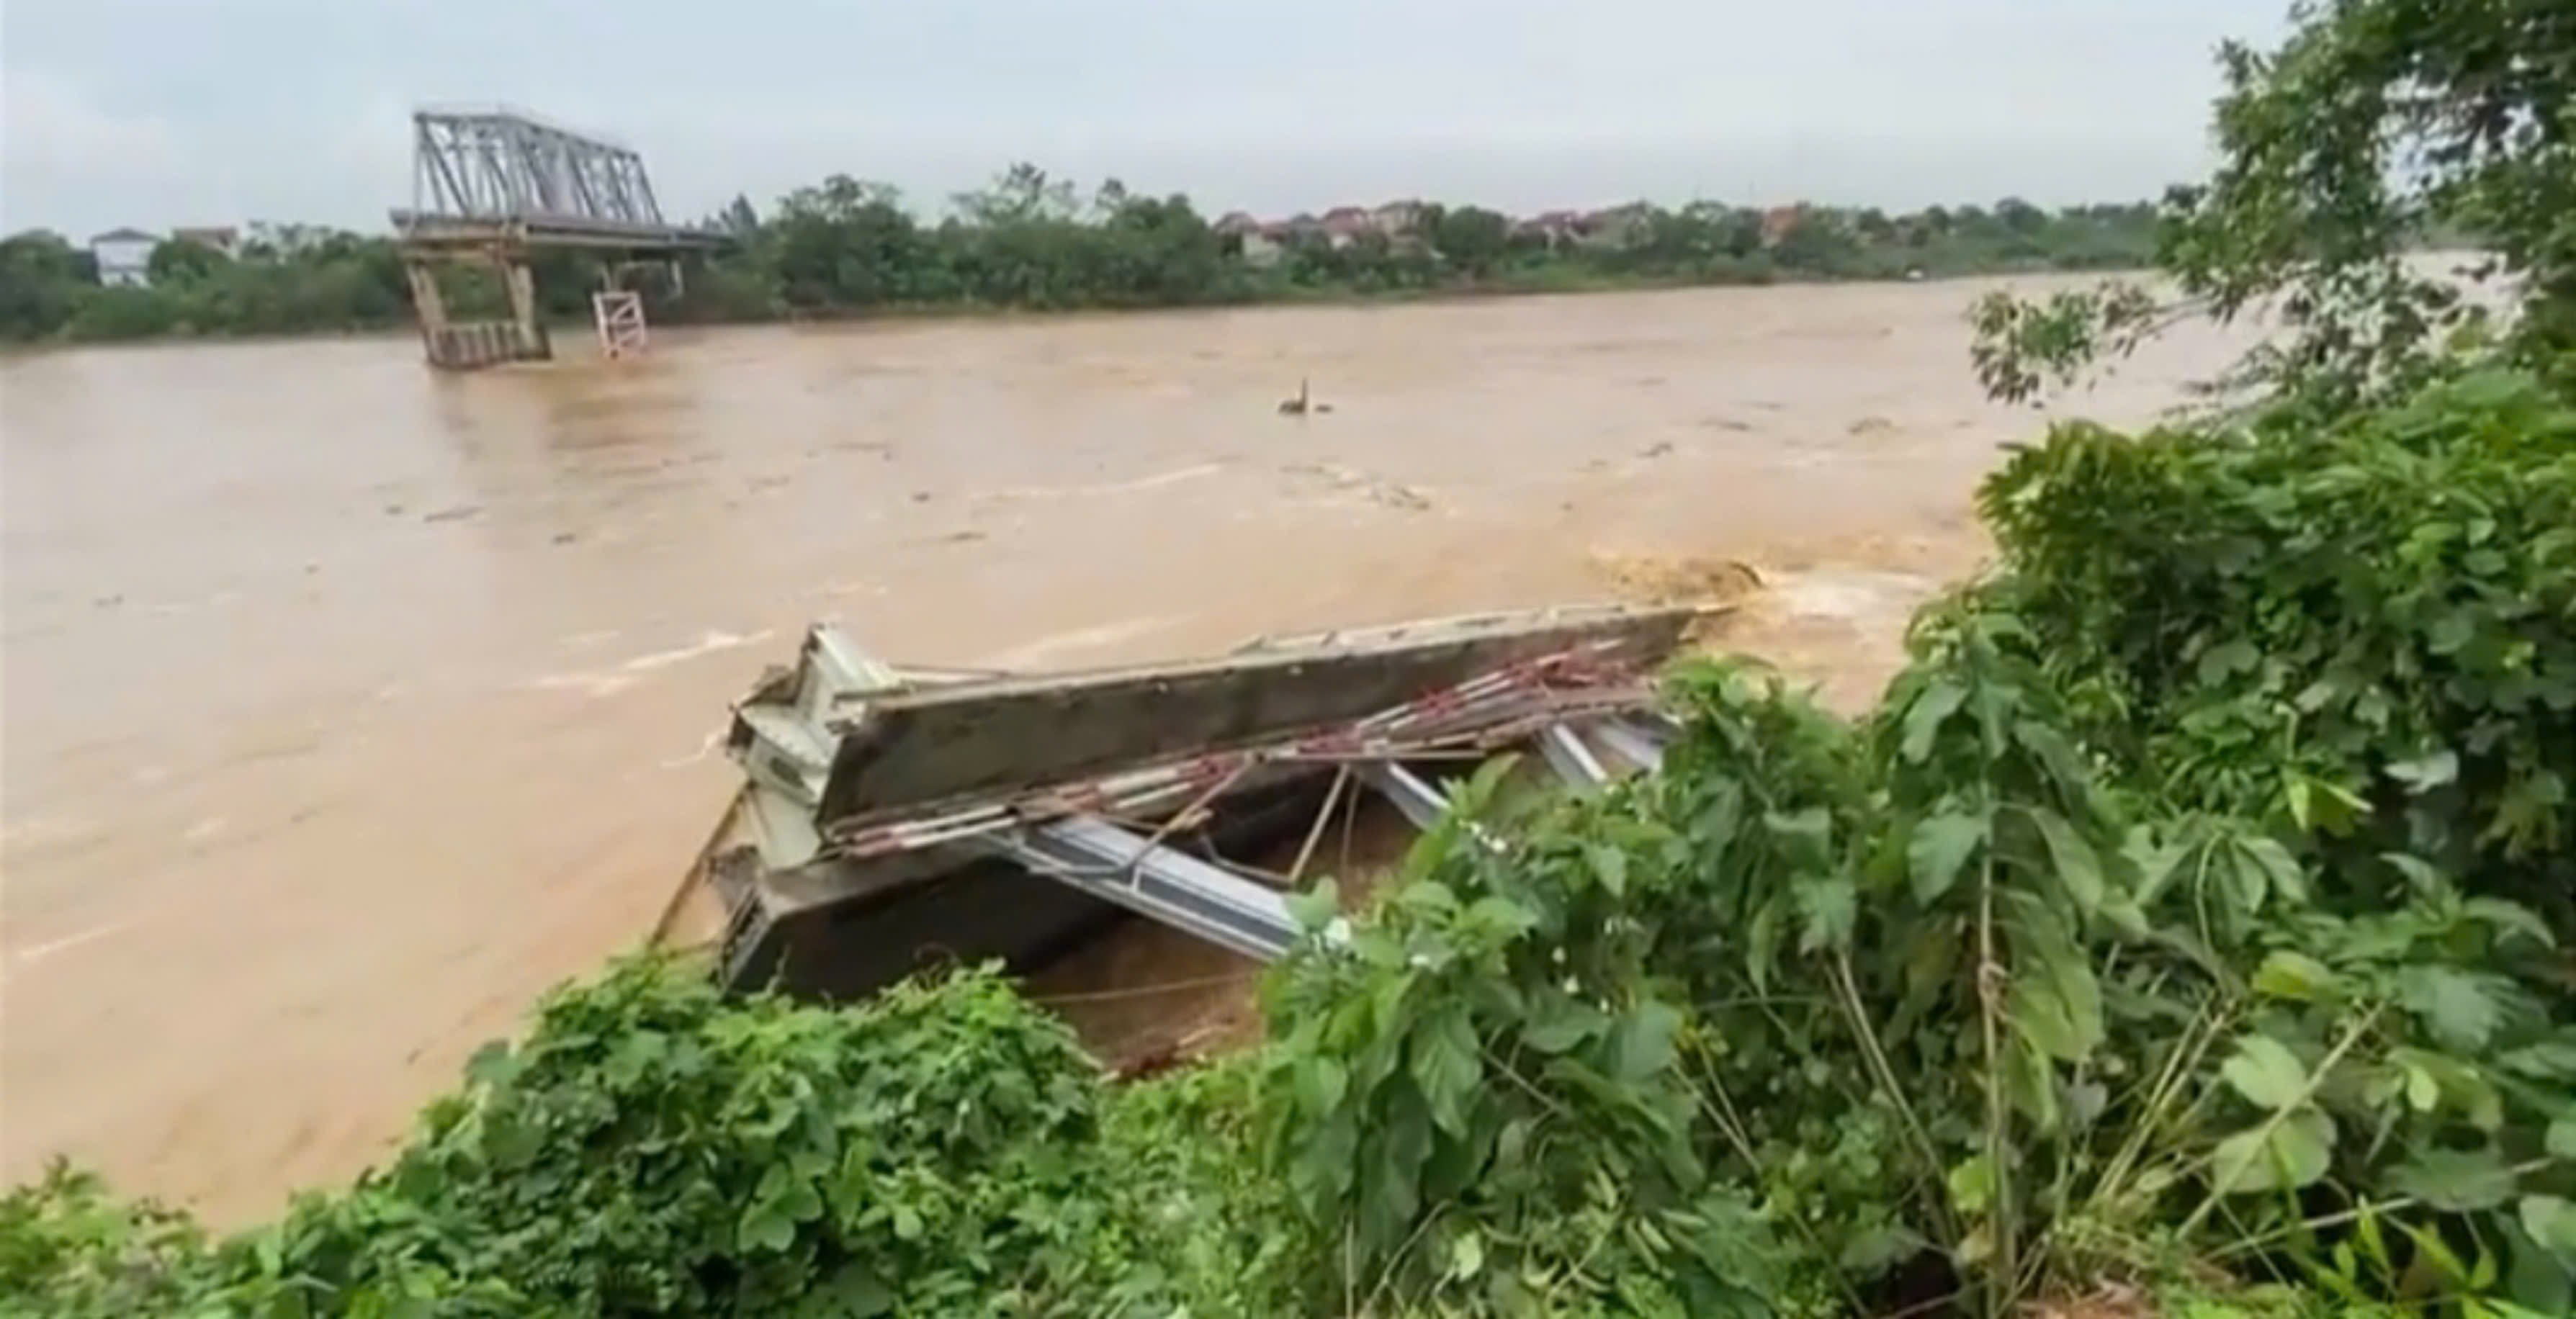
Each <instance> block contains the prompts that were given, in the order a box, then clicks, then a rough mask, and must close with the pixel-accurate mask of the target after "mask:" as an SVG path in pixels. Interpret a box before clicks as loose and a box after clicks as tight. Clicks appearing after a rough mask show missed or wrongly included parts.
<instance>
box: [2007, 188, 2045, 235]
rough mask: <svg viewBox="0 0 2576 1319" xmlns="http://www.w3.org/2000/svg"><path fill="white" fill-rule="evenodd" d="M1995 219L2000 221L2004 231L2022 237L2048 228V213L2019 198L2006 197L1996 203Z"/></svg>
mask: <svg viewBox="0 0 2576 1319" xmlns="http://www.w3.org/2000/svg"><path fill="white" fill-rule="evenodd" d="M1995 218H1996V219H1997V220H1999V221H2001V222H2002V223H2003V226H2004V227H2005V228H2006V229H2010V230H2012V231H2013V232H2014V233H2017V234H2020V235H2022V236H2024V237H2028V236H2030V235H2032V234H2036V233H2038V232H2039V231H2040V230H2042V229H2045V228H2047V227H2048V212H2046V211H2043V210H2041V209H2039V208H2038V207H2036V206H2033V205H2031V204H2030V203H2029V202H2026V201H2023V200H2022V199H2021V198H2019V197H2006V198H2004V199H2003V200H2002V201H1999V202H1996V203H1995Z"/></svg>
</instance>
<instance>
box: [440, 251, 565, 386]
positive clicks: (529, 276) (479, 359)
mask: <svg viewBox="0 0 2576 1319" xmlns="http://www.w3.org/2000/svg"><path fill="white" fill-rule="evenodd" d="M477 263H478V264H481V263H488V264H489V265H490V266H491V268H492V270H493V272H494V273H495V274H496V275H497V276H498V277H499V279H500V283H501V287H502V291H503V292H504V293H505V294H506V295H507V296H508V298H509V304H510V317H509V319H508V320H498V321H457V320H454V319H451V318H450V317H449V315H448V310H447V295H446V293H445V292H444V291H443V290H442V289H441V288H440V287H439V282H438V273H439V265H440V264H441V263H440V262H438V261H436V260H432V259H428V258H425V257H416V258H414V259H412V260H410V261H407V262H405V263H404V267H403V268H404V273H405V274H407V275H408V276H409V277H410V279H411V305H412V312H413V315H414V316H415V317H416V318H417V319H418V320H419V322H420V341H421V347H422V350H423V351H424V352H425V353H426V354H427V356H428V358H429V364H430V365H431V366H435V367H441V368H444V369H447V370H451V371H465V370H472V369H474V368H476V367H484V366H492V365H495V364H497V363H501V362H542V361H545V360H547V359H549V358H551V357H553V356H554V344H553V342H552V340H550V339H549V338H548V337H547V334H546V322H545V318H544V316H543V314H542V313H541V311H540V309H539V307H538V304H537V276H536V272H535V271H534V270H533V269H531V268H530V267H529V264H528V260H527V258H526V257H525V256H524V255H513V254H509V253H501V252H495V253H491V254H489V255H487V256H484V257H482V258H480V259H479V260H478V262H477Z"/></svg>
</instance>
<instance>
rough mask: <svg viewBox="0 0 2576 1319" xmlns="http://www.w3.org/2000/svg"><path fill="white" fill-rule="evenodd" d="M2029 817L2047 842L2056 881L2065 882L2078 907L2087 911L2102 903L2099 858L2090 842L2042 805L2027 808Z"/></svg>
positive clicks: (2098, 906) (2064, 820)
mask: <svg viewBox="0 0 2576 1319" xmlns="http://www.w3.org/2000/svg"><path fill="white" fill-rule="evenodd" d="M2028 813H2029V815H2030V818H2031V821H2032V822H2033V823H2035V824H2037V825H2038V826H2039V836H2040V837H2041V838H2043V839H2045V840H2046V841H2047V843H2048V855H2049V860H2050V862H2051V863H2052V864H2053V865H2054V866H2055V868H2056V871H2057V878H2058V880H2059V882H2061V883H2063V884H2065V885H2066V892H2067V894H2068V896H2070V897H2072V898H2074V899H2075V906H2076V908H2077V910H2079V911H2083V912H2085V913H2087V914H2090V913H2092V912H2094V911H2098V910H2100V909H2101V906H2102V858H2101V857H2100V856H2098V855H2096V854H2095V853H2094V851H2093V845H2092V844H2091V843H2088V842H2086V841H2084V837H2083V835H2081V834H2078V833H2076V832H2075V826H2073V825H2071V824H2068V823H2067V822H2066V819H2065V817H2064V816H2061V815H2059V814H2058V813H2057V812H2055V811H2052V810H2050V809H2048V808H2047V807H2045V806H2036V807H2031V808H2028Z"/></svg>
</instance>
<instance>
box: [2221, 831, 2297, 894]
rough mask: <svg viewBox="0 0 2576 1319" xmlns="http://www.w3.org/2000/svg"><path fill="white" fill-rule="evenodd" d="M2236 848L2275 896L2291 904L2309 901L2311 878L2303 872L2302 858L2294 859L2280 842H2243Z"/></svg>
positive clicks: (2238, 843) (2242, 840)
mask: <svg viewBox="0 0 2576 1319" xmlns="http://www.w3.org/2000/svg"><path fill="white" fill-rule="evenodd" d="M2236 845H2237V847H2238V849H2239V850H2240V851H2242V852H2243V853H2244V855H2245V856H2246V857H2247V858H2248V859H2250V860H2252V861H2253V863H2254V866H2255V868H2256V869H2257V870H2259V871H2260V872H2261V873H2262V875H2263V879H2264V881H2265V883H2266V884H2267V885H2268V886H2269V887H2270V889H2271V890H2272V892H2273V893H2275V894H2277V895H2279V896H2280V897H2282V898H2283V899H2286V900H2288V901H2291V902H2305V901H2307V898H2308V880H2307V876H2306V874H2304V873H2303V872H2302V871H2301V870H2300V869H2299V862H2298V858H2296V857H2293V856H2291V855H2290V849H2288V848H2286V847H2283V846H2281V844H2280V841H2279V840H2277V839H2272V838H2264V837H2261V836H2255V837H2249V838H2240V839H2238V840H2237V843H2236Z"/></svg>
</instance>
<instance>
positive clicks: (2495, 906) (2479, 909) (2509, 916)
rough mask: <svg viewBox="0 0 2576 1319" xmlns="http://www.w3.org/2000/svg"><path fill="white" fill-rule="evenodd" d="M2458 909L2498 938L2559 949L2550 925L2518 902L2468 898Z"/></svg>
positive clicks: (2556, 938) (2500, 899)
mask: <svg viewBox="0 0 2576 1319" xmlns="http://www.w3.org/2000/svg"><path fill="white" fill-rule="evenodd" d="M2460 910H2462V911H2464V912H2467V913H2468V914H2469V915H2471V916H2473V917H2475V918H2477V919H2478V920H2479V921H2481V922H2483V923H2485V924H2486V925H2487V926H2489V927H2490V928H2492V929H2493V930H2495V932H2496V934H2497V935H2498V936H2499V938H2500V939H2501V938H2506V937H2519V938H2523V939H2528V940H2530V941H2531V942H2533V943H2536V944H2539V945H2540V946H2541V947H2543V948H2555V947H2557V946H2558V937H2557V936H2556V935H2555V934H2553V933H2551V932H2550V929H2549V922H2547V921H2544V920H2542V919H2540V916H2539V914H2538V913H2536V912H2534V911H2532V910H2531V909H2530V908H2529V907H2525V906H2522V905H2520V904H2519V903H2512V902H2507V901H2505V900H2504V899H2502V898H2471V899H2469V900H2468V901H2466V902H2463V903H2461V904H2460Z"/></svg>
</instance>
